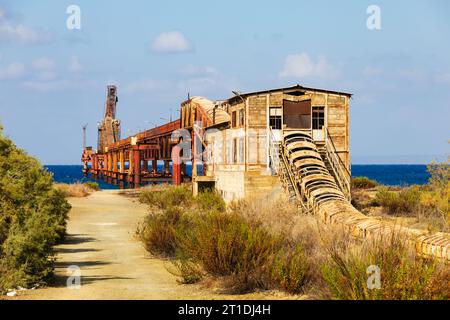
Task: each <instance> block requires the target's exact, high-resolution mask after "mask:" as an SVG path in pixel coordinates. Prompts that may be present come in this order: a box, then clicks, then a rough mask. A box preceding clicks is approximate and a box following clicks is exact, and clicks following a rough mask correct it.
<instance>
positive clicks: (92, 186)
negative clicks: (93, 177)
mask: <svg viewBox="0 0 450 320" xmlns="http://www.w3.org/2000/svg"><path fill="white" fill-rule="evenodd" d="M83 185H85V186H86V187H88V188H89V189H91V190H94V191H99V190H100V186H99V184H98V182H95V181H86V182H85V183H83Z"/></svg>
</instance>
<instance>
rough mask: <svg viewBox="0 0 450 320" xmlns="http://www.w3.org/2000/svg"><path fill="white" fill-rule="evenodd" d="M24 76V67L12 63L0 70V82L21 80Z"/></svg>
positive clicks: (20, 64) (17, 63)
mask: <svg viewBox="0 0 450 320" xmlns="http://www.w3.org/2000/svg"><path fill="white" fill-rule="evenodd" d="M24 74H25V65H24V64H23V63H19V62H13V63H11V64H10V65H8V66H6V67H4V68H0V80H12V79H18V78H21V77H22V76H23V75H24Z"/></svg>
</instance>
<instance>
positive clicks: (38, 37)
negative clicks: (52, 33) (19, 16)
mask: <svg viewBox="0 0 450 320" xmlns="http://www.w3.org/2000/svg"><path fill="white" fill-rule="evenodd" d="M0 40H5V41H13V42H19V43H23V44H39V43H43V42H46V41H48V40H49V36H48V34H46V33H43V32H41V31H38V30H36V29H33V28H29V27H27V26H24V25H22V24H17V25H14V24H12V23H9V22H7V21H0Z"/></svg>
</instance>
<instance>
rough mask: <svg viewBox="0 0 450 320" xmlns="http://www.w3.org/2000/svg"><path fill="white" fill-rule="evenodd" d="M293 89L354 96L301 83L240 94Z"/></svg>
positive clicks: (246, 93) (246, 94) (247, 94)
mask: <svg viewBox="0 0 450 320" xmlns="http://www.w3.org/2000/svg"><path fill="white" fill-rule="evenodd" d="M291 90H305V91H306V90H309V91H318V92H326V93H334V94H341V95H345V96H349V97H351V96H352V94H351V93H347V92H342V91H333V90H327V89H319V88H311V87H303V86H301V85H299V84H297V85H295V86H292V87H283V88H278V89H268V90H261V91H253V92H245V93H240V95H241V96H243V97H244V96H249V95H255V94H263V93H271V92H276V91H291ZM235 98H236V96H235V97H232V98H230V99H229V100H231V99H235Z"/></svg>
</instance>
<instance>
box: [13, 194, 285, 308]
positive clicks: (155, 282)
mask: <svg viewBox="0 0 450 320" xmlns="http://www.w3.org/2000/svg"><path fill="white" fill-rule="evenodd" d="M69 201H70V203H71V204H72V210H71V212H70V220H69V223H68V229H67V231H68V236H67V239H66V240H65V242H64V244H62V245H59V246H58V247H57V262H56V269H55V275H56V280H55V284H54V285H53V286H51V287H47V288H40V289H35V290H25V291H18V296H16V297H15V298H13V299H44V300H48V299H50V300H52V299H285V298H287V296H285V295H284V294H282V293H280V292H272V291H271V292H259V293H253V294H248V295H226V294H221V293H220V292H218V291H217V290H213V289H211V288H209V287H206V286H204V285H182V284H179V283H178V282H177V281H176V280H177V279H176V277H175V276H174V275H172V274H171V273H169V272H168V271H167V268H166V267H167V266H168V265H169V262H167V261H164V260H161V259H156V258H152V257H151V256H150V255H149V254H148V253H147V252H146V251H145V249H144V248H143V246H142V244H141V243H140V242H139V241H138V240H137V239H136V237H135V230H136V226H137V224H138V223H139V221H141V220H142V218H143V217H144V215H145V214H146V213H147V208H146V206H145V205H142V204H140V203H138V202H137V201H136V200H134V199H133V198H130V197H125V196H123V195H120V194H119V191H118V190H103V191H100V192H95V193H93V194H92V195H90V196H89V197H86V198H71V199H69ZM69 266H78V267H79V268H80V270H81V287H80V288H79V289H69V288H68V287H67V285H66V283H67V280H68V279H69V277H70V275H71V274H70V273H68V267H69ZM72 282H73V281H72ZM289 298H291V299H292V298H294V297H292V296H290V297H289Z"/></svg>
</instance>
